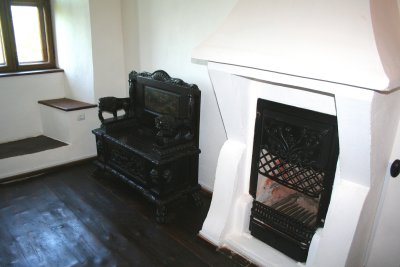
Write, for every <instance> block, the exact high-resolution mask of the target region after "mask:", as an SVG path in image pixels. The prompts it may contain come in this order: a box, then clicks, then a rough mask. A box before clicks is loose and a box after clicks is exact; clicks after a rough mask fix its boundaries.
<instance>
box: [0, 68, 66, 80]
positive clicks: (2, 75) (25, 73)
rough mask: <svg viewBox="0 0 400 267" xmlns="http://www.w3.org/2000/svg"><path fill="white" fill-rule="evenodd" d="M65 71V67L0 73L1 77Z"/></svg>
mask: <svg viewBox="0 0 400 267" xmlns="http://www.w3.org/2000/svg"><path fill="white" fill-rule="evenodd" d="M55 72H64V70H63V69H44V70H27V71H17V72H4V73H0V78H2V77H12V76H23V75H35V74H46V73H55Z"/></svg>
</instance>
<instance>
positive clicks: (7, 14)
mask: <svg viewBox="0 0 400 267" xmlns="http://www.w3.org/2000/svg"><path fill="white" fill-rule="evenodd" d="M49 2H50V0H0V73H2V72H18V71H28V70H38V69H50V68H55V58H54V48H53V34H52V29H51V17H50V3H49Z"/></svg>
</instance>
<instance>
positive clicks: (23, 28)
mask: <svg viewBox="0 0 400 267" xmlns="http://www.w3.org/2000/svg"><path fill="white" fill-rule="evenodd" d="M11 14H12V21H13V26H14V34H15V44H16V48H17V56H18V62H19V63H20V64H23V63H33V62H42V61H44V57H43V47H42V35H41V31H40V20H39V10H38V8H37V7H35V6H16V5H12V6H11Z"/></svg>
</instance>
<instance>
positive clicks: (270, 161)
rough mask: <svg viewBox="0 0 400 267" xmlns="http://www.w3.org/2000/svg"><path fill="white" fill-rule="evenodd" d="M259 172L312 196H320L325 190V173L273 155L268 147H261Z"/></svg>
mask: <svg viewBox="0 0 400 267" xmlns="http://www.w3.org/2000/svg"><path fill="white" fill-rule="evenodd" d="M258 171H259V173H260V174H262V175H264V176H266V177H268V178H270V179H272V180H274V181H276V182H278V183H280V184H283V185H285V186H287V187H289V188H291V189H294V190H297V191H299V192H301V193H304V194H306V195H308V196H311V197H318V196H319V194H320V193H321V192H322V191H323V190H324V186H323V179H324V176H325V173H324V172H323V171H318V170H315V169H313V168H312V167H311V166H303V165H302V164H301V163H293V162H289V161H287V160H285V159H283V158H281V157H278V156H276V155H273V154H272V153H270V152H269V151H268V150H267V149H266V148H261V149H260V159H259V170H258Z"/></svg>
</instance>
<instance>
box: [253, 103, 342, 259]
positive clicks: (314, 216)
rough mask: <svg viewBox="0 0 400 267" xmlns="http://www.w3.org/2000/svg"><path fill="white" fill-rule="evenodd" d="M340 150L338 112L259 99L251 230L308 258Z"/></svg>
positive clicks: (282, 248)
mask: <svg viewBox="0 0 400 267" xmlns="http://www.w3.org/2000/svg"><path fill="white" fill-rule="evenodd" d="M338 153H339V147H338V136H337V121H336V117H335V116H331V115H327V114H322V113H318V112H314V111H310V110H305V109H300V108H296V107H293V106H287V105H283V104H280V103H275V102H271V101H267V100H262V99H259V100H258V103H257V118H256V124H255V131H254V144H253V156H252V168H251V179H250V193H251V194H252V196H253V197H254V199H255V200H254V202H253V207H252V210H251V217H250V225H249V229H250V231H251V234H252V235H253V236H255V237H257V238H259V239H260V240H262V241H264V242H266V243H267V244H269V245H271V246H272V247H275V248H276V249H278V250H280V251H282V252H284V253H286V254H287V255H288V256H290V257H292V258H293V259H295V260H299V261H305V260H306V258H307V253H308V248H309V245H310V243H311V239H312V237H313V235H314V233H315V231H316V228H317V227H322V226H323V224H324V219H325V216H326V212H327V210H328V205H329V200H330V196H331V190H332V184H333V179H334V175H335V170H336V162H337V158H338ZM271 180H272V182H271ZM274 183H275V184H274ZM287 188H290V189H287Z"/></svg>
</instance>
